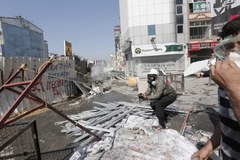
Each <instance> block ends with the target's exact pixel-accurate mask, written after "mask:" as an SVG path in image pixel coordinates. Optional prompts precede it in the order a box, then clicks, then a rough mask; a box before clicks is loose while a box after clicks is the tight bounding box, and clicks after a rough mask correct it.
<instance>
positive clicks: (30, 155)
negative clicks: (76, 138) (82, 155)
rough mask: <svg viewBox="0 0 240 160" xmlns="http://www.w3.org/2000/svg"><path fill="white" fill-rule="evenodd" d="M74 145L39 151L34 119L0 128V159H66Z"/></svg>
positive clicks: (71, 152)
mask: <svg viewBox="0 0 240 160" xmlns="http://www.w3.org/2000/svg"><path fill="white" fill-rule="evenodd" d="M73 152H74V147H70V148H63V149H59V150H53V151H47V152H43V153H41V152H40V147H39V141H38V134H37V126H36V121H32V122H30V123H15V124H11V125H8V126H6V127H4V128H1V129H0V160H3V159H4V160H36V159H37V160H68V159H69V158H70V157H71V155H72V154H73Z"/></svg>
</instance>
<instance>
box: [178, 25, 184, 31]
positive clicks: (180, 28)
mask: <svg viewBox="0 0 240 160" xmlns="http://www.w3.org/2000/svg"><path fill="white" fill-rule="evenodd" d="M177 33H183V26H182V25H178V26H177Z"/></svg>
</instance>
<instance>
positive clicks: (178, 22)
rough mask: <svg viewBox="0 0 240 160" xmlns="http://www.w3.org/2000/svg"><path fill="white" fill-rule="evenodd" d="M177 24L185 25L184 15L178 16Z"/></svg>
mask: <svg viewBox="0 0 240 160" xmlns="http://www.w3.org/2000/svg"><path fill="white" fill-rule="evenodd" d="M177 24H183V15H177Z"/></svg>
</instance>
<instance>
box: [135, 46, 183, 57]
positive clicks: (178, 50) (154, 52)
mask: <svg viewBox="0 0 240 160" xmlns="http://www.w3.org/2000/svg"><path fill="white" fill-rule="evenodd" d="M132 53H133V57H145V56H160V55H169V54H183V45H179V44H171V45H163V44H150V45H141V46H140V45H139V46H132Z"/></svg>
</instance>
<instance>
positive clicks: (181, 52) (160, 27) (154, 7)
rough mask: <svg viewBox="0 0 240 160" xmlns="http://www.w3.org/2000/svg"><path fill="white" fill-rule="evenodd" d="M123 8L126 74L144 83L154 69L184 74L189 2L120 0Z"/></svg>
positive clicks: (122, 25) (122, 28) (122, 33)
mask: <svg viewBox="0 0 240 160" xmlns="http://www.w3.org/2000/svg"><path fill="white" fill-rule="evenodd" d="M119 4H120V5H119V6H120V24H121V35H122V36H121V37H122V41H121V46H122V51H123V53H124V54H125V56H126V74H127V75H128V76H136V77H138V78H140V79H141V78H144V77H146V74H147V72H148V71H149V70H150V69H151V68H156V69H158V70H160V69H162V70H164V71H165V72H182V71H183V70H184V69H185V66H186V54H185V53H186V49H185V48H186V46H185V45H184V44H186V43H187V42H188V23H187V20H188V19H187V18H186V17H187V16H186V15H187V5H186V4H187V2H185V1H184V0H158V1H156V0H119ZM176 5H178V10H177V9H176Z"/></svg>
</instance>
